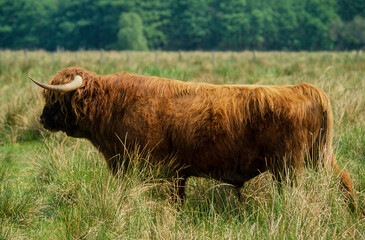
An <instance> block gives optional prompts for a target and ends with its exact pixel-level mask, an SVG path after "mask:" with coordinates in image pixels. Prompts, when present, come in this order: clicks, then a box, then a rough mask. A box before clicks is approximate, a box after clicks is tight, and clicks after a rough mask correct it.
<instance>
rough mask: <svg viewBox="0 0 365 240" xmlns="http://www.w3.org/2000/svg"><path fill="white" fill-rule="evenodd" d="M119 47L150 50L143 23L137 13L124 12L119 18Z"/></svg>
mask: <svg viewBox="0 0 365 240" xmlns="http://www.w3.org/2000/svg"><path fill="white" fill-rule="evenodd" d="M119 26H120V30H119V32H118V44H117V47H118V48H119V49H122V50H126V49H129V50H148V47H147V40H146V38H145V37H144V35H143V23H142V20H141V18H140V17H139V16H138V14H136V13H122V14H121V15H120V20H119Z"/></svg>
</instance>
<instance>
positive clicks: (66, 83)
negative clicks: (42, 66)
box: [30, 71, 84, 137]
mask: <svg viewBox="0 0 365 240" xmlns="http://www.w3.org/2000/svg"><path fill="white" fill-rule="evenodd" d="M30 79H31V80H32V81H33V82H34V83H35V84H37V85H38V86H40V87H42V88H44V91H43V97H44V99H45V106H44V108H43V112H42V115H41V116H40V118H39V121H40V123H41V124H42V125H43V127H44V128H46V129H47V130H49V131H53V132H55V131H60V130H61V131H63V132H65V133H66V134H67V135H69V136H74V137H80V129H79V127H78V118H79V116H78V111H77V106H76V102H77V99H78V98H79V96H80V93H79V92H78V91H79V89H80V88H82V86H83V85H84V82H83V79H82V77H81V76H80V75H79V74H77V72H71V73H70V72H67V71H61V72H59V73H58V74H57V75H56V76H54V77H53V78H52V80H51V81H50V84H45V83H40V82H38V81H36V80H34V79H33V78H31V77H30Z"/></svg>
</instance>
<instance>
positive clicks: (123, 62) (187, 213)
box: [0, 51, 365, 239]
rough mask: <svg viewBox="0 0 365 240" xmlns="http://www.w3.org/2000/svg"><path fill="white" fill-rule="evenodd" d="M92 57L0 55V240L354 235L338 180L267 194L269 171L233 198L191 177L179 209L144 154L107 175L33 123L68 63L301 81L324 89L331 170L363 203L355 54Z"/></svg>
mask: <svg viewBox="0 0 365 240" xmlns="http://www.w3.org/2000/svg"><path fill="white" fill-rule="evenodd" d="M214 56H215V60H214V64H213V61H212V53H209V52H182V54H181V57H179V53H177V52H159V53H158V61H157V62H156V57H155V53H153V52H130V53H129V61H128V59H127V53H126V52H104V53H103V63H102V64H100V53H99V52H96V51H95V52H92V51H85V52H78V53H77V54H76V53H75V52H64V53H58V54H57V53H47V52H43V51H37V52H28V59H25V58H24V53H23V52H21V51H19V52H12V51H2V52H1V62H0V239H364V238H365V221H364V220H360V219H359V218H358V216H356V214H352V213H351V211H350V210H349V209H348V207H347V204H346V203H345V201H344V197H343V195H342V194H341V189H339V184H338V179H336V178H335V177H333V176H331V175H329V174H327V173H326V172H325V171H324V170H323V169H321V168H320V169H319V170H317V171H314V170H306V171H304V172H303V175H302V177H301V181H300V183H299V184H298V186H294V187H292V186H290V184H288V185H284V186H283V191H282V193H279V192H278V191H277V188H276V187H275V184H274V183H273V181H272V180H271V176H269V174H267V173H264V174H262V175H260V176H258V177H257V178H255V179H253V180H251V181H249V182H248V183H247V184H245V186H244V187H243V188H242V190H241V195H242V197H241V198H240V199H239V198H238V197H237V195H236V193H235V191H234V189H232V187H231V186H229V185H227V184H223V183H220V182H216V181H213V180H211V179H201V178H192V179H190V180H189V182H188V188H187V201H186V203H185V205H184V206H182V207H181V208H180V207H179V206H176V205H175V204H173V203H171V202H170V198H169V195H170V193H171V192H170V189H171V184H170V183H169V182H168V181H166V179H165V178H163V177H161V175H163V174H164V173H163V172H162V171H161V169H159V168H151V166H150V165H148V159H149V158H150V156H149V155H148V153H144V152H140V151H135V152H131V153H130V154H131V156H132V157H133V159H134V161H133V167H132V168H130V169H128V171H126V172H125V173H124V174H123V175H122V177H118V178H116V177H113V176H111V174H110V173H109V171H108V169H107V167H106V164H105V162H104V159H103V157H102V156H101V155H100V153H98V151H97V150H96V149H95V148H94V147H93V146H91V144H90V143H89V142H88V141H86V140H82V139H74V138H69V137H67V136H65V135H64V134H63V133H56V134H51V133H49V132H47V131H45V130H44V129H43V128H42V127H41V126H40V125H39V123H38V122H37V119H38V117H39V115H40V113H41V111H42V107H43V100H42V98H41V91H40V89H39V88H37V87H36V86H34V84H32V83H31V82H30V81H29V80H28V79H27V76H28V75H30V76H32V77H34V78H36V79H39V80H41V81H44V82H45V81H48V80H49V79H50V78H51V77H52V76H53V75H54V74H55V73H56V72H57V71H58V70H61V69H63V68H66V67H68V66H73V65H79V66H82V67H84V68H86V69H88V70H90V71H95V72H97V73H99V74H108V73H114V72H124V71H129V72H134V73H140V74H145V75H155V76H160V77H167V78H175V79H181V80H183V81H191V82H210V83H215V84H297V83H301V82H309V83H312V84H315V85H317V86H319V87H321V88H322V89H323V90H324V91H325V92H327V93H328V95H329V97H330V99H331V102H332V107H333V111H334V119H335V140H334V145H335V150H336V154H337V159H338V162H339V165H340V166H341V167H343V168H345V169H346V170H347V171H349V172H350V173H351V174H352V178H353V181H354V183H355V189H356V191H357V194H358V198H359V203H360V206H361V207H362V208H363V209H364V207H365V94H364V93H365V81H364V79H365V77H364V73H365V71H364V70H365V56H364V55H362V54H361V55H360V58H359V61H358V63H357V62H356V60H355V58H356V53H355V52H333V53H327V58H326V59H324V57H323V53H320V52H317V53H307V52H298V53H290V52H287V53H284V52H256V59H253V57H252V53H251V52H235V53H229V52H226V53H225V52H215V54H214Z"/></svg>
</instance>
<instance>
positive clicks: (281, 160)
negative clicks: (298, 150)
mask: <svg viewBox="0 0 365 240" xmlns="http://www.w3.org/2000/svg"><path fill="white" fill-rule="evenodd" d="M269 163H270V164H269V165H268V168H269V171H270V172H271V174H272V177H273V180H274V182H275V183H276V185H277V188H278V190H279V192H282V187H283V184H289V185H290V186H293V185H298V184H299V181H300V172H301V170H302V168H303V166H304V159H303V156H302V154H297V155H293V154H292V155H290V156H284V157H277V158H274V159H273V160H271V161H270V162H269Z"/></svg>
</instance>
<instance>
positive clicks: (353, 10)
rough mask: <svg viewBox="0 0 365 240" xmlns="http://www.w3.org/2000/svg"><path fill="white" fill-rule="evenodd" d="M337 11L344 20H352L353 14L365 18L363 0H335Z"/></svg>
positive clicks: (364, 2)
mask: <svg viewBox="0 0 365 240" xmlns="http://www.w3.org/2000/svg"><path fill="white" fill-rule="evenodd" d="M337 12H338V15H339V16H340V17H341V19H342V20H343V21H345V22H348V21H352V20H353V19H354V17H355V16H361V17H363V18H365V1H364V0H337Z"/></svg>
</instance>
